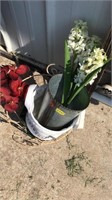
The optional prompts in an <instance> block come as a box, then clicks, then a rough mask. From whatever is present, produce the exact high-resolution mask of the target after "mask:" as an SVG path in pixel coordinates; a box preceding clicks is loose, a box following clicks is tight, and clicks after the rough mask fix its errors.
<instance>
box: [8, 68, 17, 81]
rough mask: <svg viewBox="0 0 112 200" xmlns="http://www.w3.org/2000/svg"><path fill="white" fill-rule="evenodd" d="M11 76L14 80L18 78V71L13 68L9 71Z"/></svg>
mask: <svg viewBox="0 0 112 200" xmlns="http://www.w3.org/2000/svg"><path fill="white" fill-rule="evenodd" d="M9 77H10V78H11V79H12V80H16V79H18V77H19V76H18V74H16V72H15V71H14V70H11V71H10V72H9Z"/></svg>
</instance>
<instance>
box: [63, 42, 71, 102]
mask: <svg viewBox="0 0 112 200" xmlns="http://www.w3.org/2000/svg"><path fill="white" fill-rule="evenodd" d="M71 78H72V66H71V60H70V52H69V49H68V46H67V43H66V41H65V63H64V74H63V79H64V83H63V94H62V102H61V103H62V104H64V102H65V101H66V99H67V97H68V94H69V92H70V87H71Z"/></svg>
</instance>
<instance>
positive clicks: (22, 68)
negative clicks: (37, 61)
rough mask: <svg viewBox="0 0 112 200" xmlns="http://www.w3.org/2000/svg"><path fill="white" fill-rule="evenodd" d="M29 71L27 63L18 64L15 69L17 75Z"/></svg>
mask: <svg viewBox="0 0 112 200" xmlns="http://www.w3.org/2000/svg"><path fill="white" fill-rule="evenodd" d="M29 71H30V68H29V67H28V66H27V65H20V66H19V67H18V68H17V69H16V73H17V74H19V75H24V74H26V73H27V72H29Z"/></svg>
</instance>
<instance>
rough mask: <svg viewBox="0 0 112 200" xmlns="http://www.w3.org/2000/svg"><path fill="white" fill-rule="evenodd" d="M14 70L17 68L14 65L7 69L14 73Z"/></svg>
mask: <svg viewBox="0 0 112 200" xmlns="http://www.w3.org/2000/svg"><path fill="white" fill-rule="evenodd" d="M16 68H17V67H16V65H10V66H9V69H10V70H12V71H15V70H16Z"/></svg>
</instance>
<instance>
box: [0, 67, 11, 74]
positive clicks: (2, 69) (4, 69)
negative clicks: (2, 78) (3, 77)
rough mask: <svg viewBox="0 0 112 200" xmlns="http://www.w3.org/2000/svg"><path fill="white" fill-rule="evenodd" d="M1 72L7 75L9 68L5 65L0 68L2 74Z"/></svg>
mask: <svg viewBox="0 0 112 200" xmlns="http://www.w3.org/2000/svg"><path fill="white" fill-rule="evenodd" d="M3 71H4V72H5V74H7V73H8V71H9V66H7V65H6V66H4V67H1V68H0V72H3Z"/></svg>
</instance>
